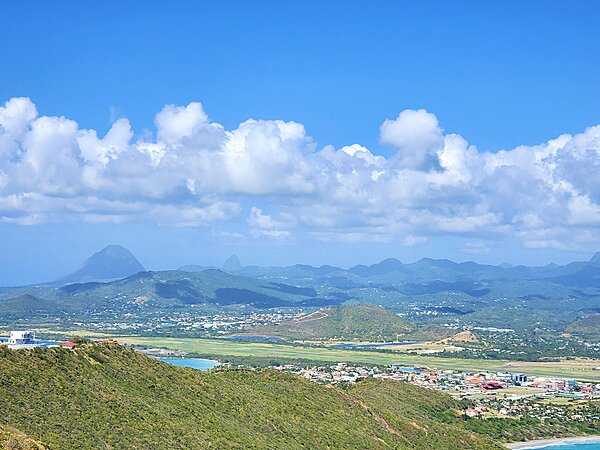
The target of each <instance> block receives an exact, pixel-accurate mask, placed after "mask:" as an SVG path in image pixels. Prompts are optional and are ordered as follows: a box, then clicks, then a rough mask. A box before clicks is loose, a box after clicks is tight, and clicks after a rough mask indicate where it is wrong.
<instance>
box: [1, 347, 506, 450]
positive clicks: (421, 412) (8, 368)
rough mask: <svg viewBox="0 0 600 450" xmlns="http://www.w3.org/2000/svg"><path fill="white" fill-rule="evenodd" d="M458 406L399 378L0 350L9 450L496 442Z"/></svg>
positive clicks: (118, 352) (102, 350) (85, 351)
mask: <svg viewBox="0 0 600 450" xmlns="http://www.w3.org/2000/svg"><path fill="white" fill-rule="evenodd" d="M458 409H459V405H458V403H457V402H455V401H454V400H452V399H451V398H450V397H448V396H446V395H444V394H441V393H437V392H433V391H429V390H424V389H420V388H417V387H415V386H411V385H408V384H404V383H399V382H386V381H377V380H370V381H365V382H362V383H359V384H357V385H354V386H351V387H348V388H337V387H327V386H322V385H318V384H314V383H312V382H309V381H306V380H304V379H301V378H298V377H296V376H293V375H288V374H281V373H278V372H274V371H242V370H223V371H212V372H209V373H201V372H198V371H195V370H192V369H183V368H176V367H172V366H168V365H166V364H164V363H161V362H159V361H156V360H153V359H151V358H148V357H146V356H144V355H141V354H139V353H137V352H135V351H133V350H128V349H124V348H122V347H120V346H117V345H109V344H83V345H82V346H80V348H78V349H76V350H74V351H71V350H66V349H35V350H20V351H11V350H7V349H5V348H2V349H0V411H1V412H2V414H0V443H3V444H4V445H5V448H43V447H42V445H43V446H46V447H47V448H50V449H81V448H102V449H105V448H113V449H129V448H137V449H174V448H180V449H204V448H218V449H222V448H286V449H294V448H298V449H299V448H328V449H336V448H344V449H351V448H355V449H359V448H360V449H365V448H395V449H431V448H436V449H448V450H450V449H459V448H460V449H493V448H501V447H500V446H499V445H497V444H495V443H494V442H492V441H490V440H488V438H486V437H483V436H481V435H478V434H476V433H473V432H470V431H467V430H466V429H465V428H463V422H462V419H460V418H458V417H457V416H456V414H455V412H456V411H457V410H458ZM17 430H18V431H17ZM9 440H12V442H13V443H15V442H17V444H19V442H20V443H21V444H22V445H21V446H20V447H19V446H13V447H8V446H7V444H6V443H7V442H8V441H9ZM19 445H20V444H19ZM36 446H37V447H36Z"/></svg>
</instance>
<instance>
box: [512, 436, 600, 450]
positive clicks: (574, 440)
mask: <svg viewBox="0 0 600 450" xmlns="http://www.w3.org/2000/svg"><path fill="white" fill-rule="evenodd" d="M585 443H589V444H594V443H600V435H598V436H579V437H565V438H553V439H538V440H533V441H526V442H511V443H508V444H506V445H505V446H506V448H510V449H513V450H524V449H528V448H531V449H535V448H542V447H546V446H548V445H568V444H585Z"/></svg>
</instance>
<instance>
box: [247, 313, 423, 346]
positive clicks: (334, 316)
mask: <svg viewBox="0 0 600 450" xmlns="http://www.w3.org/2000/svg"><path fill="white" fill-rule="evenodd" d="M413 329H414V326H413V325H411V324H409V323H407V322H405V321H404V320H402V319H401V318H400V317H398V316H397V315H396V314H394V313H393V312H392V311H390V310H388V309H385V308H382V307H380V306H376V305H355V304H350V305H341V306H337V307H332V308H324V309H320V310H319V311H316V312H314V313H311V314H307V315H305V316H302V317H300V318H299V319H295V320H289V321H286V322H283V323H281V324H280V325H275V326H267V327H260V328H255V329H253V330H251V331H250V333H251V334H266V335H271V336H279V337H282V338H286V339H290V340H329V339H337V340H352V339H359V340H363V341H382V340H395V339H397V338H398V337H399V336H402V335H405V334H406V333H408V332H410V331H412V330H413Z"/></svg>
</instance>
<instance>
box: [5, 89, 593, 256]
mask: <svg viewBox="0 0 600 450" xmlns="http://www.w3.org/2000/svg"><path fill="white" fill-rule="evenodd" d="M155 125H156V133H155V135H156V137H155V138H147V137H143V138H136V137H135V134H134V132H133V130H132V129H131V126H130V124H129V121H128V120H127V119H119V120H117V121H116V122H114V123H113V125H112V127H111V129H110V130H109V131H108V132H107V133H106V134H105V135H104V136H98V133H97V132H96V131H95V130H87V129H81V128H80V127H79V126H78V124H77V122H75V121H73V120H71V119H68V118H65V117H47V116H40V115H39V114H38V112H37V109H36V107H35V105H34V104H33V103H32V102H31V101H30V100H29V99H27V98H13V99H10V100H8V101H7V102H6V103H5V104H4V106H2V107H0V221H2V222H9V223H17V224H35V223H40V222H46V221H65V220H82V221H93V222H97V221H111V222H117V223H120V222H126V221H152V222H155V223H159V224H165V225H173V226H203V225H206V224H210V223H215V222H221V223H229V222H230V223H233V224H237V225H238V227H242V228H244V230H245V233H247V235H248V236H250V237H260V238H273V239H290V238H293V236H294V235H296V234H307V235H311V236H313V237H314V238H317V239H327V240H341V241H386V240H397V241H398V242H402V243H405V244H406V245H412V244H416V243H420V242H423V241H424V240H425V239H427V238H428V237H431V236H437V235H463V236H474V237H477V238H478V239H485V238H498V237H502V236H516V237H518V238H520V239H521V240H522V241H523V243H524V244H525V245H527V246H531V247H548V246H552V247H561V248H562V247H564V248H567V247H583V246H586V245H589V244H592V243H593V244H598V243H599V242H598V241H599V240H600V238H599V237H598V236H599V233H598V231H600V176H599V175H598V174H599V173H600V126H596V127H591V128H588V129H587V130H585V131H583V132H582V133H580V134H577V135H574V136H571V135H563V136H560V137H558V138H556V139H553V140H550V141H548V142H546V143H543V144H540V145H537V146H531V147H526V146H522V147H517V148H514V149H511V150H505V151H500V152H496V153H487V152H481V151H479V150H478V149H477V148H476V147H474V146H473V145H471V144H469V143H468V142H467V141H466V140H465V139H464V138H463V137H461V136H460V135H457V134H445V133H444V131H443V130H442V128H441V127H440V124H439V122H438V119H437V117H436V116H435V115H433V114H431V113H429V112H427V111H425V110H416V111H415V110H405V111H402V112H401V113H400V114H399V115H398V116H397V117H396V118H395V119H386V120H385V121H383V123H382V125H381V127H380V141H381V143H382V144H383V145H388V146H390V147H392V148H393V149H394V150H395V154H394V155H393V156H391V157H389V158H384V157H382V156H379V155H376V154H374V153H373V152H372V151H371V150H369V149H368V148H366V147H364V146H362V145H360V144H352V145H347V146H345V147H342V148H334V147H332V146H325V147H322V148H319V147H318V146H317V145H316V143H315V141H314V140H313V139H312V138H311V137H310V136H309V135H308V134H307V132H306V130H305V129H304V126H303V125H302V124H299V123H296V122H284V121H279V120H253V119H250V120H247V121H245V122H243V123H241V124H240V125H239V126H238V127H237V128H236V129H233V130H227V129H225V128H224V127H223V126H222V125H220V124H218V123H215V122H211V121H210V120H209V117H208V115H207V114H206V112H205V111H204V108H203V106H202V104H200V103H190V104H189V105H187V106H173V105H168V106H165V107H164V108H163V109H162V111H160V112H159V113H158V114H157V115H156V117H155ZM265 211H268V213H267V212H265Z"/></svg>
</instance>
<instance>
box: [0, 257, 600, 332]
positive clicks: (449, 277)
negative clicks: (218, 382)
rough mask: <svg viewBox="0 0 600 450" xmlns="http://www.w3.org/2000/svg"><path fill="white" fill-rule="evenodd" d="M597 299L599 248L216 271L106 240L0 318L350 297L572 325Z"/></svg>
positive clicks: (28, 291)
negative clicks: (512, 262) (177, 264)
mask: <svg viewBox="0 0 600 450" xmlns="http://www.w3.org/2000/svg"><path fill="white" fill-rule="evenodd" d="M599 301H600V254H596V255H594V257H593V258H591V259H590V260H589V261H581V262H573V263H570V264H566V265H563V266H559V265H556V264H550V265H547V266H541V267H527V266H507V265H502V266H494V265H486V264H478V263H475V262H463V263H456V262H453V261H450V260H447V259H431V258H423V259H421V260H419V261H417V262H414V263H403V262H401V261H399V260H397V259H386V260H384V261H381V262H379V263H377V264H372V265H357V266H354V267H351V268H349V269H344V268H340V267H335V266H319V267H315V266H309V265H301V264H297V265H293V266H286V267H260V266H243V265H242V264H241V262H240V260H239V258H237V257H235V256H232V257H230V258H228V260H227V261H226V263H225V264H224V265H223V267H222V268H220V269H216V268H207V267H203V266H184V267H181V268H179V269H178V270H170V271H145V269H144V267H143V266H142V265H141V264H140V263H139V261H138V260H137V259H136V258H135V256H134V255H133V254H132V253H131V252H129V251H128V250H127V249H125V248H123V247H120V246H109V247H106V248H105V249H103V250H101V251H100V252H98V253H95V254H94V255H92V256H91V257H90V258H88V259H87V261H86V262H85V263H84V264H83V266H82V268H81V269H79V270H78V271H76V272H75V273H73V274H71V275H69V276H66V277H64V278H62V279H61V280H59V281H57V282H55V283H48V284H42V285H34V286H24V287H19V288H0V316H2V317H4V318H7V320H8V319H10V320H19V319H20V318H31V317H36V316H40V317H45V316H48V315H53V314H57V313H69V314H71V313H74V314H77V313H79V314H89V313H91V312H93V313H95V314H105V312H106V311H113V312H114V311H118V312H119V314H120V313H135V314H138V313H140V312H141V311H144V310H149V311H150V310H155V311H156V310H163V309H165V308H185V307H189V306H190V305H194V306H198V305H206V306H208V307H210V308H213V309H214V308H226V307H231V306H234V305H242V306H244V307H251V308H256V309H265V308H281V307H301V308H322V307H331V306H336V305H340V304H343V303H347V302H354V303H371V304H377V305H381V306H385V307H388V308H397V307H399V306H402V305H404V306H403V308H404V309H405V310H406V307H407V306H406V305H408V304H411V305H413V306H411V308H412V309H413V310H415V308H416V309H418V310H421V311H430V312H431V311H433V312H434V313H435V314H450V313H449V311H456V312H457V314H460V315H463V316H465V318H468V319H469V320H471V319H472V320H473V321H475V320H476V321H477V322H476V323H487V324H488V325H490V324H493V325H499V326H506V325H507V324H508V323H513V322H514V321H515V320H517V319H521V320H525V319H524V315H523V314H520V315H518V314H517V313H515V312H514V311H518V310H521V309H519V308H524V307H526V308H535V309H536V310H537V311H538V312H539V313H540V314H538V316H537V317H538V318H540V317H541V318H543V320H544V321H545V322H546V323H550V322H561V323H562V322H564V321H565V320H566V315H564V314H563V312H565V311H569V314H570V316H569V317H572V318H571V321H572V320H575V319H576V318H581V317H583V316H584V315H585V314H587V313H586V312H585V311H587V310H589V308H594V307H597V305H598V302H599ZM507 305H509V306H510V308H507ZM432 308H437V309H432ZM514 308H517V309H514ZM481 311H485V314H484V313H482V312H481ZM516 314H517V315H516ZM454 315H456V314H454ZM548 321H550V322H548Z"/></svg>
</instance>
